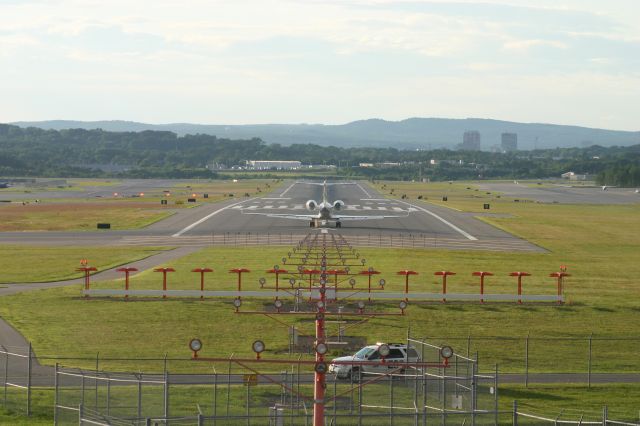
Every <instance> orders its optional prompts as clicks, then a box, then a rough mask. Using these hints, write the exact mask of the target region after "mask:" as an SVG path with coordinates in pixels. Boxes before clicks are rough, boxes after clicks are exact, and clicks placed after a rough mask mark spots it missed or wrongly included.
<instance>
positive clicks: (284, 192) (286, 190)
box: [280, 182, 298, 197]
mask: <svg viewBox="0 0 640 426" xmlns="http://www.w3.org/2000/svg"><path fill="white" fill-rule="evenodd" d="M296 183H298V182H293V183H292V184H291V185H289V187H288V188H287V189H285V190H284V191H283V192H282V194H280V197H283V196H284V194H286V193H287V192H288V191H289V190H290V189H291V188H293V185H295V184H296Z"/></svg>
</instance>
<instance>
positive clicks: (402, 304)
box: [400, 300, 407, 311]
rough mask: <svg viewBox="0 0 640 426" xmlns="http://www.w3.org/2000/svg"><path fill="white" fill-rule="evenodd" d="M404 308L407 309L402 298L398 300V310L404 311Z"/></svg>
mask: <svg viewBox="0 0 640 426" xmlns="http://www.w3.org/2000/svg"><path fill="white" fill-rule="evenodd" d="M405 309H407V302H405V301H404V300H403V301H401V302H400V310H401V311H404V310H405Z"/></svg>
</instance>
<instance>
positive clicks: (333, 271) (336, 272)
mask: <svg viewBox="0 0 640 426" xmlns="http://www.w3.org/2000/svg"><path fill="white" fill-rule="evenodd" d="M346 273H347V271H344V270H342V269H331V270H330V271H327V274H330V275H333V276H334V277H335V280H334V288H335V290H336V295H337V294H338V275H344V274H346Z"/></svg>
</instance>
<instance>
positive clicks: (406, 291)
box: [397, 269, 418, 302]
mask: <svg viewBox="0 0 640 426" xmlns="http://www.w3.org/2000/svg"><path fill="white" fill-rule="evenodd" d="M397 274H398V275H404V294H407V295H408V294H409V275H418V273H417V272H416V271H409V270H407V269H405V270H404V271H398V272H397ZM404 301H405V302H409V297H406V298H405V299H404Z"/></svg>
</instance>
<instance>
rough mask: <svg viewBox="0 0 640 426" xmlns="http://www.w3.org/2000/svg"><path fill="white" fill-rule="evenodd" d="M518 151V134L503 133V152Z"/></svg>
mask: <svg viewBox="0 0 640 426" xmlns="http://www.w3.org/2000/svg"><path fill="white" fill-rule="evenodd" d="M517 150H518V134H517V133H503V134H502V151H503V152H513V151H517Z"/></svg>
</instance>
